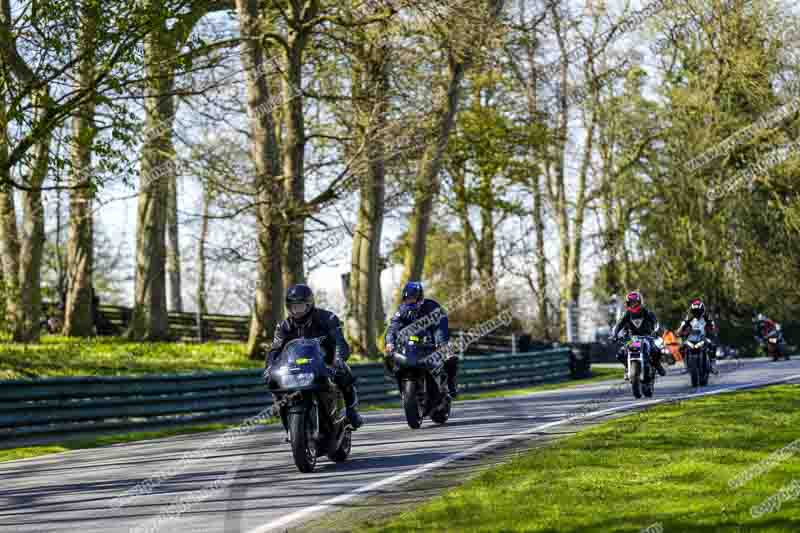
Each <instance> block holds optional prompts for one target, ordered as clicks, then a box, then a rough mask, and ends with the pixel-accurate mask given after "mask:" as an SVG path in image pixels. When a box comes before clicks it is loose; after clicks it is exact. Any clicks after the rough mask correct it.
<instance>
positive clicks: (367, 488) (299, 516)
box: [248, 374, 800, 533]
mask: <svg viewBox="0 0 800 533" xmlns="http://www.w3.org/2000/svg"><path fill="white" fill-rule="evenodd" d="M795 379H800V374H795V375H793V376H789V377H786V378H783V379H779V380H769V381H765V382H758V383H754V382H751V383H744V384H741V385H733V386H730V387H727V388H724V389H717V390H713V391H707V392H698V393H694V394H688V395H684V396H675V397H671V398H661V399H658V400H647V401H644V402H637V403H634V404H626V405H621V406H618V407H611V408H608V409H603V410H601V411H594V412H590V413H587V414H585V415H582V416H579V417H574V418H564V419H562V420H556V421H555V422H548V423H546V424H541V425H539V426H535V427H532V428H529V429H526V430H523V431H520V432H518V433H514V434H512V435H504V436H502V437H497V438H494V439H492V440H490V441H488V442H484V443H483V444H478V445H476V446H473V447H472V448H468V449H466V450H464V451H461V452H458V453H454V454H453V455H449V456H447V457H444V458H442V459H439V460H438V461H434V462H432V463H428V464H426V465H422V466H420V467H417V468H415V469H413V470H409V471H408V472H403V473H401V474H396V475H394V476H391V477H388V478H385V479H382V480H380V481H375V482H374V483H370V484H369V485H364V486H363V487H358V488H357V489H353V490H352V491H350V492H348V493H346V494H342V495H341V496H336V497H334V498H331V499H329V500H325V501H324V502H322V503H319V504H317V505H314V506H312V507H307V508H305V509H301V510H299V511H295V512H293V513H290V514H288V515H285V516H283V517H281V518H278V519H276V520H273V521H271V522H268V523H266V524H264V525H262V526H259V527H257V528H255V529H251V530H250V531H248V533H267V532H269V531H273V530H276V529H278V528H284V527H286V526H287V525H289V524H292V523H294V522H298V521H300V520H303V519H307V518H309V517H311V516H313V515H315V514H319V513H322V512H324V511H325V510H327V509H329V508H331V507H334V506H336V505H341V504H343V503H345V502H347V501H349V500H352V499H353V498H355V497H356V496H358V495H360V494H364V493H366V492H374V491H376V490H378V489H380V488H382V487H385V486H387V485H390V486H393V485H397V484H400V483H402V482H405V481H408V480H411V479H414V478H416V477H419V476H421V475H422V474H425V473H426V472H430V471H431V470H435V469H437V468H441V467H443V466H446V465H448V464H450V463H452V462H453V461H457V460H459V459H461V458H463V457H469V456H470V455H474V454H476V453H478V452H480V451H482V450H485V449H487V448H491V447H493V446H496V445H497V444H500V443H502V442H504V441H507V440H512V439H515V438H518V437H521V436H524V435H528V434H530V433H536V432H537V431H541V430H543V429H548V428H551V427H555V426H560V425H562V424H565V423H567V422H572V421H574V420H577V419H579V418H588V417H590V416H595V417H596V416H601V415H604V414H610V413H615V412H618V411H624V410H626V409H631V408H632V407H641V406H643V405H656V404H659V403H662V402H667V401H675V400H684V399H688V398H699V397H701V396H712V395H716V394H721V393H723V392H730V391H735V390H738V389H746V388H753V387H763V386H765V385H777V384H780V383H784V382H786V381H792V380H795Z"/></svg>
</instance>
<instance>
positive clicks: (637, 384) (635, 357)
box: [625, 335, 657, 399]
mask: <svg viewBox="0 0 800 533" xmlns="http://www.w3.org/2000/svg"><path fill="white" fill-rule="evenodd" d="M646 342H647V337H643V336H639V335H634V336H632V337H630V339H628V341H627V342H626V343H625V355H626V357H627V360H628V379H630V381H631V389H633V395H634V396H635V397H636V398H637V399H638V398H641V397H642V393H644V395H645V396H646V397H648V398H651V397H652V396H653V392H654V390H655V381H656V369H655V366H654V365H652V364H651V363H650V361H646V357H645V356H644V345H645V343H646ZM654 349H657V348H654Z"/></svg>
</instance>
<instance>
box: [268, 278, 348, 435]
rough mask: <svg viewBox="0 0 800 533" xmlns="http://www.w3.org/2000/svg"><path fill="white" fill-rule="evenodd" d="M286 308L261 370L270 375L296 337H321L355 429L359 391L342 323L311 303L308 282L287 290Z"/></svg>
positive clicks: (312, 299) (327, 361)
mask: <svg viewBox="0 0 800 533" xmlns="http://www.w3.org/2000/svg"><path fill="white" fill-rule="evenodd" d="M286 310H287V311H288V313H289V317H288V318H287V319H286V320H284V321H283V322H281V323H280V324H278V326H277V327H276V328H275V338H274V339H273V341H272V346H271V348H270V350H269V353H268V354H267V357H266V361H265V366H266V369H265V370H264V377H265V379H268V378H269V374H270V370H271V366H272V364H273V363H274V362H275V360H276V359H277V358H278V356H279V355H280V353H281V351H282V350H283V347H284V346H285V345H286V343H288V342H289V341H291V340H294V339H297V338H320V337H321V338H322V343H321V344H322V348H323V350H324V351H325V362H326V363H327V364H328V365H331V366H334V367H335V368H336V374H335V375H334V378H333V381H334V383H336V385H337V386H338V387H339V389H341V391H342V395H343V396H344V401H345V405H346V409H347V418H348V419H349V420H350V424H351V425H352V426H353V428H354V429H358V428H359V427H361V425H362V424H363V420H362V419H361V415H359V414H358V410H357V406H358V391H357V390H356V387H355V377H354V376H353V372H352V371H351V370H350V367H349V366H347V363H346V361H347V359H348V357H350V346H348V345H347V341H346V340H345V338H344V334H343V333H342V323H341V321H340V320H339V317H337V316H336V315H335V314H334V313H332V312H330V311H326V310H324V309H319V308H318V307H316V306H315V305H314V293H313V291H312V290H311V288H310V287H309V286H308V285H303V284H297V285H292V286H291V287H289V290H288V291H286Z"/></svg>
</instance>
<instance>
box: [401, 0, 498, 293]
mask: <svg viewBox="0 0 800 533" xmlns="http://www.w3.org/2000/svg"><path fill="white" fill-rule="evenodd" d="M504 4H505V2H504V0H491V1H490V2H488V5H487V6H486V7H487V12H486V22H487V27H485V28H478V32H477V34H475V33H474V32H467V33H464V34H463V35H451V37H452V38H453V39H454V40H456V41H457V40H459V39H462V40H464V41H466V42H463V43H462V44H461V45H460V48H461V50H459V51H458V52H455V51H454V50H453V49H450V50H448V60H449V61H448V68H449V76H448V82H447V90H446V92H445V94H444V98H443V101H442V102H440V103H439V105H438V106H437V107H438V113H437V116H438V117H439V118H438V120H437V123H436V133H435V138H434V139H433V142H432V144H430V145H428V147H427V148H426V149H425V152H424V153H423V156H422V159H421V161H420V163H419V166H418V167H417V179H416V187H415V188H416V191H415V194H414V209H413V211H412V213H411V222H410V226H409V230H408V235H409V245H408V249H407V250H406V257H405V265H404V271H403V278H402V280H403V282H405V281H409V280H419V279H421V278H422V272H423V269H424V267H425V254H426V245H427V236H428V232H429V230H430V225H431V216H432V215H433V208H434V206H433V202H434V200H435V199H436V196H437V195H438V194H439V186H440V182H439V171H440V170H441V167H442V160H443V157H444V153H445V150H446V149H447V143H448V141H449V139H450V132H451V131H452V130H453V125H454V124H455V118H456V113H458V106H459V104H460V101H461V88H462V81H463V79H464V74H465V72H466V70H467V68H468V67H469V65H470V63H471V60H472V54H473V53H474V51H475V49H476V47H477V46H479V44H477V40H483V39H484V38H485V37H486V36H487V35H489V33H490V29H491V28H490V26H491V25H493V24H494V23H495V22H496V21H497V19H498V17H499V16H500V13H501V12H502V10H503V5H504ZM473 29H476V28H473ZM465 36H468V37H466V38H465ZM396 299H397V301H399V300H400V290H398V292H397V296H396Z"/></svg>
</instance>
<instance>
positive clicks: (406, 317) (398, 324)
mask: <svg viewBox="0 0 800 533" xmlns="http://www.w3.org/2000/svg"><path fill="white" fill-rule="evenodd" d="M434 313H436V314H440V315H441V316H440V317H439V319H438V320H434V321H433V323H432V324H430V325H426V324H425V323H424V322H425V321H424V320H423V319H425V317H428V316H430V315H434ZM434 317H435V315H434ZM420 323H422V325H424V326H426V327H424V328H422V329H420V330H419V331H416V329H418V328H415V327H414V325H412V324H417V325H419V324H420ZM409 326H411V327H409ZM406 328H408V329H406ZM409 335H417V336H419V337H424V336H427V337H431V338H432V339H433V342H434V343H435V345H436V349H438V348H440V347H441V346H444V345H445V344H447V342H448V341H449V340H450V330H449V328H448V325H447V312H446V311H445V310H444V308H443V307H442V306H441V305H439V303H438V302H436V301H435V300H431V299H430V298H425V293H424V290H423V288H422V283H420V282H419V281H409V282H408V283H406V284H405V286H404V287H403V294H402V301H401V303H400V307H399V308H398V309H397V312H396V313H395V314H394V316H393V317H392V320H391V322H390V324H389V329H388V330H387V332H386V355H387V356H388V355H390V354H392V353H394V351H395V349H396V348H397V344H398V343H404V342H405V341H406V340H407V338H408V336H409ZM444 369H445V372H446V373H447V388H448V389H449V392H450V397H451V398H456V395H457V394H458V388H457V387H458V386H457V384H456V375H457V374H458V358H457V357H455V356H452V357H450V358H449V359H447V361H445V363H444Z"/></svg>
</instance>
